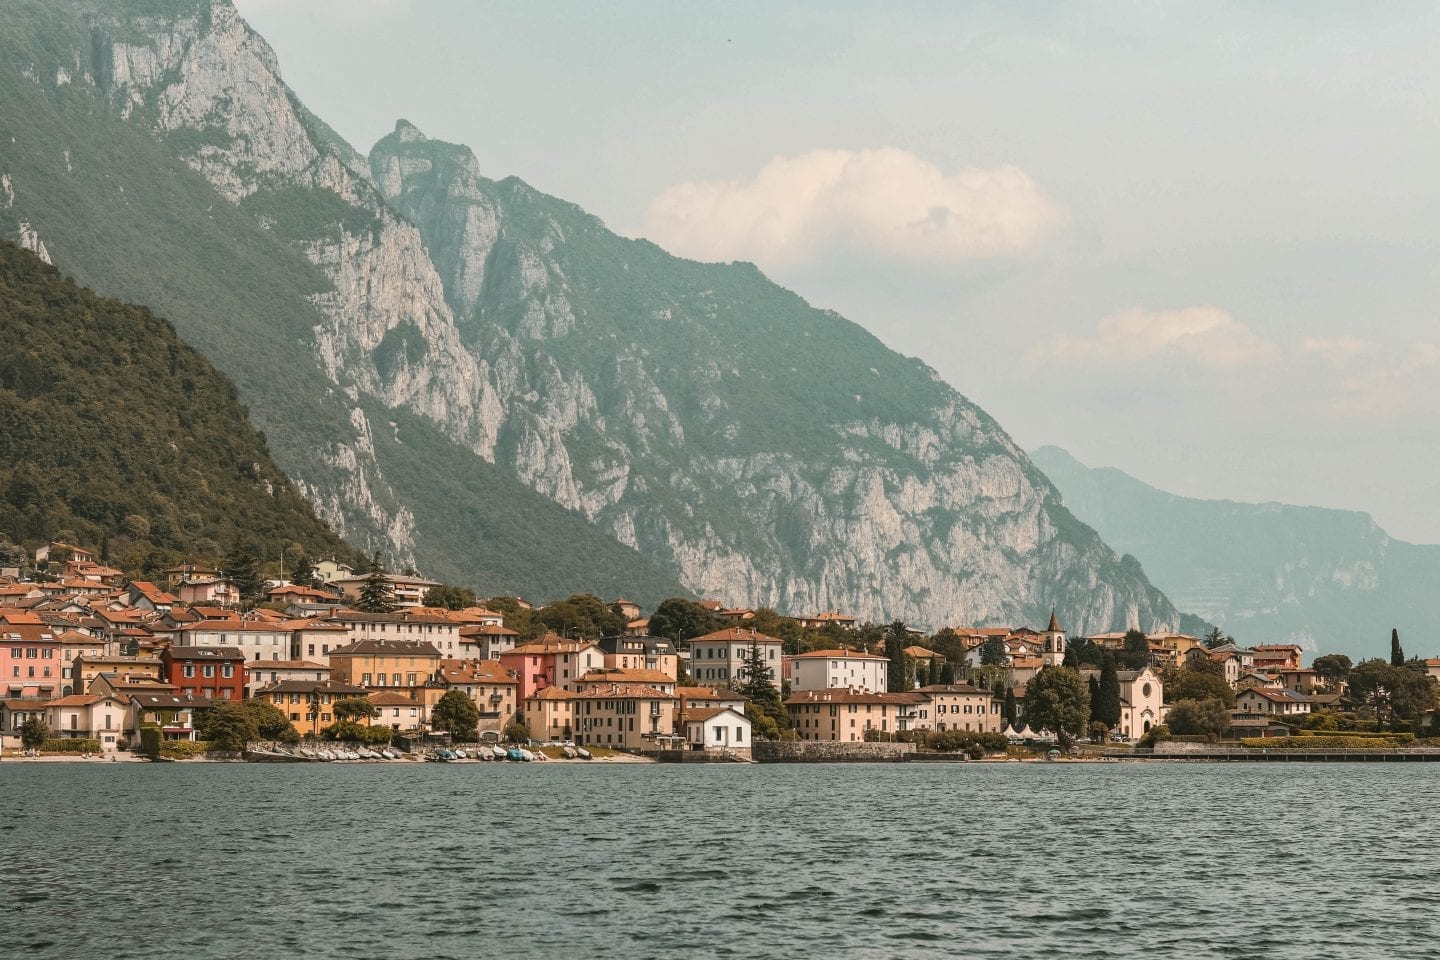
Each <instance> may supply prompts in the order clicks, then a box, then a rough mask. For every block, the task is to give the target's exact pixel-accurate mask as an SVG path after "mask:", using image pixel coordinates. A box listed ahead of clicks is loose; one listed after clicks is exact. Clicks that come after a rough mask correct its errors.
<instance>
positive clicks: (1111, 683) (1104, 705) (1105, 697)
mask: <svg viewBox="0 0 1440 960" xmlns="http://www.w3.org/2000/svg"><path fill="white" fill-rule="evenodd" d="M1096 693H1097V695H1098V697H1097V701H1096V711H1095V719H1096V720H1099V721H1100V722H1101V723H1103V724H1105V726H1107V727H1109V728H1110V729H1111V730H1114V729H1115V728H1116V727H1118V726H1119V725H1120V674H1119V671H1117V670H1116V669H1115V655H1114V654H1111V653H1107V654H1105V660H1104V661H1103V662H1102V663H1101V664H1100V679H1099V681H1098V682H1097V683H1096Z"/></svg>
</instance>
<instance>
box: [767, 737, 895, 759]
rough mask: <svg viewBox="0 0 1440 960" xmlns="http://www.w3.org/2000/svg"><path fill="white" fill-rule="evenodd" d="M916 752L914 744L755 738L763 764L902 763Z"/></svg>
mask: <svg viewBox="0 0 1440 960" xmlns="http://www.w3.org/2000/svg"><path fill="white" fill-rule="evenodd" d="M914 752H915V744H913V743H843V742H840V741H835V740H756V741H755V743H754V746H753V747H752V753H753V754H754V757H755V759H756V760H758V761H760V762H761V763H899V762H900V761H902V760H904V759H905V758H906V757H908V756H909V755H910V754H912V753H914Z"/></svg>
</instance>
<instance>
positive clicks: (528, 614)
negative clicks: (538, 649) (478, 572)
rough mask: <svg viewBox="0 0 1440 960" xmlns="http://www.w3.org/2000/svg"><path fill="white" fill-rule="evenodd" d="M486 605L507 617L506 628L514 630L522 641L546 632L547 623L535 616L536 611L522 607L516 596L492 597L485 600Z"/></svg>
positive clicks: (487, 607) (519, 640)
mask: <svg viewBox="0 0 1440 960" xmlns="http://www.w3.org/2000/svg"><path fill="white" fill-rule="evenodd" d="M485 607H486V609H489V610H494V611H495V612H496V613H499V614H502V615H503V616H504V617H505V629H507V630H514V631H515V632H516V633H517V634H518V635H519V636H518V637H517V638H516V639H517V640H518V642H520V643H524V642H525V641H526V640H534V639H535V638H536V637H538V636H540V635H541V634H542V633H544V632H545V624H544V623H542V622H541V620H540V618H539V617H537V616H535V611H534V610H531V609H529V608H528V607H522V606H521V605H520V601H519V600H517V599H516V598H515V597H503V596H502V597H491V598H490V599H488V600H486V601H485Z"/></svg>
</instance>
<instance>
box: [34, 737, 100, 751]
mask: <svg viewBox="0 0 1440 960" xmlns="http://www.w3.org/2000/svg"><path fill="white" fill-rule="evenodd" d="M40 751H41V752H42V753H99V752H100V741H99V740H95V739H93V738H89V737H81V738H77V739H73V740H68V739H61V740H46V741H45V742H44V744H42V745H41V747H40Z"/></svg>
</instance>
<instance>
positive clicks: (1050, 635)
mask: <svg viewBox="0 0 1440 960" xmlns="http://www.w3.org/2000/svg"><path fill="white" fill-rule="evenodd" d="M1041 636H1042V642H1043V643H1044V652H1043V653H1041V655H1040V659H1041V660H1043V661H1044V663H1045V666H1047V667H1058V666H1060V665H1061V664H1063V663H1064V662H1065V631H1064V630H1062V629H1060V621H1059V619H1058V618H1057V617H1056V616H1055V611H1054V609H1053V608H1052V609H1051V611H1050V626H1048V627H1046V628H1045V632H1044V634H1042V635H1041Z"/></svg>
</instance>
